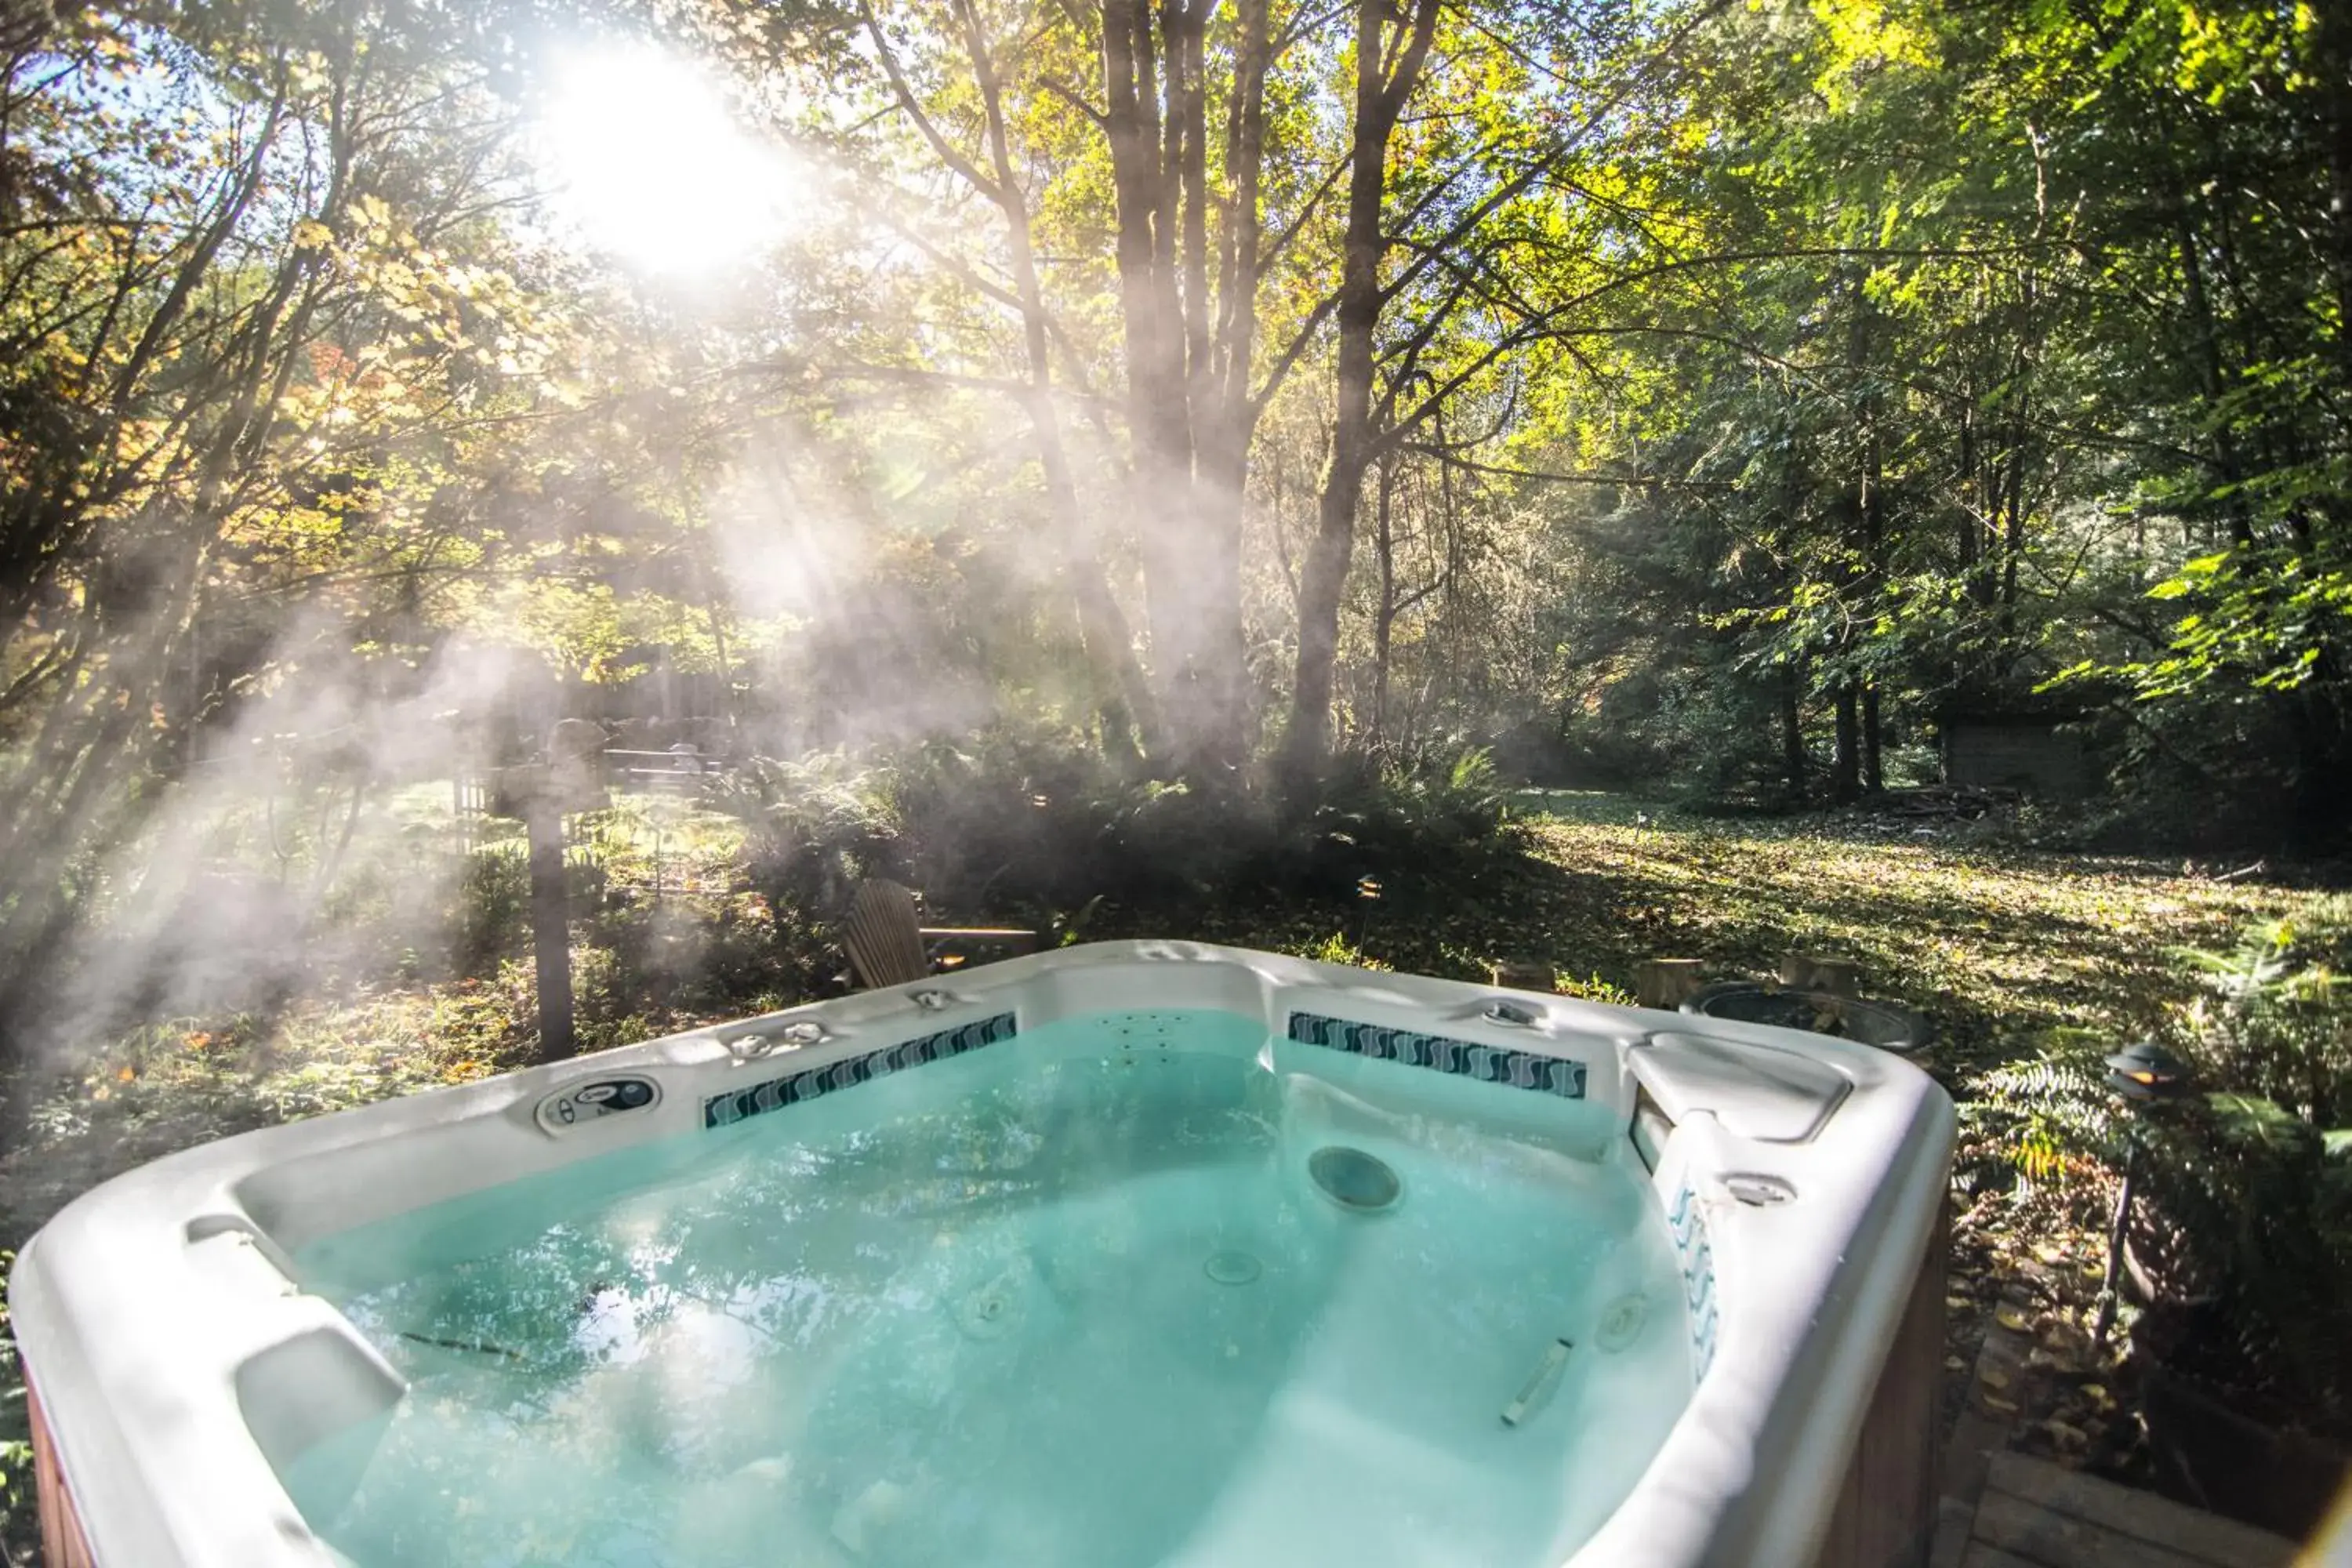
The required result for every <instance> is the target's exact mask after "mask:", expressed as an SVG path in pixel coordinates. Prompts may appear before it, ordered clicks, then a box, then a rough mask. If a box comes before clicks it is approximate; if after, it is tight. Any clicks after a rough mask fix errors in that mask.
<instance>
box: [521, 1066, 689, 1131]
mask: <svg viewBox="0 0 2352 1568" xmlns="http://www.w3.org/2000/svg"><path fill="white" fill-rule="evenodd" d="M660 1103H661V1085H659V1084H657V1083H656V1082H655V1081H654V1080H653V1079H649V1078H638V1077H636V1076H635V1075H634V1074H625V1075H620V1076H616V1077H613V1078H595V1079H586V1080H584V1081H583V1082H580V1083H573V1084H566V1085H565V1086H564V1087H563V1088H562V1089H558V1090H556V1091H555V1092H554V1093H553V1094H551V1095H549V1096H548V1097H547V1098H546V1099H545V1100H541V1101H540V1102H539V1124H540V1126H541V1127H543V1128H545V1129H546V1130H547V1131H550V1132H552V1133H557V1134H562V1133H565V1132H569V1131H572V1129H573V1128H575V1127H581V1126H584V1125H586V1124H587V1123H589V1122H591V1121H603V1120H604V1118H606V1117H608V1116H623V1115H626V1114H627V1113H628V1112H630V1111H632V1110H645V1109H646V1107H648V1106H652V1105H658V1104H660Z"/></svg>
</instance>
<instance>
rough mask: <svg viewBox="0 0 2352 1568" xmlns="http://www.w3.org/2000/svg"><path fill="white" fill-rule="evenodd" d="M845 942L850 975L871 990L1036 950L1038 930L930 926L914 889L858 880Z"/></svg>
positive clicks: (863, 987)
mask: <svg viewBox="0 0 2352 1568" xmlns="http://www.w3.org/2000/svg"><path fill="white" fill-rule="evenodd" d="M841 945H842V946H843V947H844V948H845V949H847V950H848V952H849V973H850V977H851V979H852V980H853V981H855V983H856V984H857V985H858V987H859V988H860V989H862V990H867V991H871V990H874V989H876V988H877V987H879V986H884V985H899V984H905V983H906V982H907V981H909V980H920V979H922V978H923V977H924V976H925V975H929V974H936V973H940V971H942V970H951V969H961V968H964V967H967V966H969V965H971V964H973V963H992V962H994V961H995V960H997V959H1000V958H1018V957H1020V956H1021V955H1022V954H1024V953H1030V952H1036V951H1037V933H1036V932H1035V931H1016V930H1013V929H1012V928H1010V927H1003V926H926V925H925V924H923V922H922V915H921V913H920V911H919V910H918V908H917V906H916V901H915V895H914V893H913V892H912V891H911V890H910V889H906V888H902V887H900V886H899V885H898V883H896V882H887V881H883V880H880V879H876V880H874V881H870V882H862V883H860V884H859V885H858V889H857V891H856V894H855V895H853V896H852V897H851V899H850V900H849V915H848V918H847V919H846V920H845V921H843V922H842V939H841ZM982 954H985V956H982Z"/></svg>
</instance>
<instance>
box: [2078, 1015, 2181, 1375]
mask: <svg viewBox="0 0 2352 1568" xmlns="http://www.w3.org/2000/svg"><path fill="white" fill-rule="evenodd" d="M2106 1068H2107V1087H2108V1088H2109V1089H2113V1090H2114V1091H2115V1092H2116V1096H2117V1097H2118V1098H2120V1099H2121V1100H2123V1102H2124V1110H2125V1113H2126V1119H2127V1120H2126V1122H2125V1125H2124V1175H2123V1181H2122V1182H2121V1184H2118V1185H2117V1187H2116V1215H2115V1219H2114V1221H2113V1222H2112V1224H2110V1226H2108V1229H2107V1269H2106V1278H2105V1279H2102V1280H2101V1281H2100V1283H2099V1316H2098V1320H2097V1321H2096V1322H2095V1324H2094V1325H2093V1326H2092V1330H2091V1339H2092V1342H2093V1343H2095V1344H2098V1345H2101V1346H2104V1345H2105V1343H2106V1342H2107V1333H2108V1331H2110V1330H2112V1329H2113V1328H2114V1327H2115V1326H2116V1299H2117V1295H2118V1282H2119V1280H2120V1279H2121V1277H2122V1274H2123V1261H2124V1247H2125V1245H2126V1241H2127V1239H2128V1238H2129V1237H2130V1234H2131V1205H2132V1184H2133V1179H2134V1178H2135V1177H2137V1175H2138V1174H2139V1153H2140V1149H2139V1145H2140V1139H2139V1125H2138V1116H2139V1113H2140V1112H2141V1111H2143V1110H2145V1109H2146V1108H2147V1107H2149V1106H2153V1105H2157V1104H2160V1103H2162V1102H2163V1101H2166V1100H2179V1099H2180V1098H2181V1097H2182V1096H2183V1095H2186V1094H2188V1093H2189V1090H2190V1087H2191V1086H2190V1083H2189V1064H2188V1063H2187V1062H2184V1061H2182V1060H2181V1059H2180V1058H2179V1057H2176V1056H2174V1055H2173V1054H2172V1053H2171V1052H2170V1051H2168V1050H2166V1049H2165V1048H2164V1047H2162V1046H2160V1045H2158V1044H2157V1043H2156V1042H2155V1041H2154V1040H2139V1041H2136V1042H2134V1043H2133V1044H2131V1045H2128V1046H2126V1047H2124V1048H2123V1049H2122V1050H2119V1051H2117V1052H2116V1054H2115V1055H2114V1056H2111V1057H2109V1058H2106Z"/></svg>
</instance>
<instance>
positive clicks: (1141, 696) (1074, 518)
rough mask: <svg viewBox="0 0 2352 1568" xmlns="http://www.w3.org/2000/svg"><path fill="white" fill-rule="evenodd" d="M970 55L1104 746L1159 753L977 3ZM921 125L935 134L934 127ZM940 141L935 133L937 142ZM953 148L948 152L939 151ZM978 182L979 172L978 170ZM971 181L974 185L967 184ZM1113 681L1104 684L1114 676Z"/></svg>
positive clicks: (872, 27)
mask: <svg viewBox="0 0 2352 1568" xmlns="http://www.w3.org/2000/svg"><path fill="white" fill-rule="evenodd" d="M953 9H954V14H955V16H956V20H957V22H958V24H959V25H960V26H961V28H962V31H963V41H964V48H965V52H966V54H967V56H968V57H969V58H970V59H971V68H972V80H973V83H974V85H976V86H977V87H978V88H979V89H980V97H981V107H982V115H983V119H984V122H985V126H986V130H987V140H988V155H989V163H990V174H988V175H983V176H981V177H980V178H978V179H976V180H974V181H973V183H974V184H977V185H979V187H980V188H981V189H982V191H983V192H985V193H986V194H987V195H989V196H990V197H991V199H992V200H993V201H994V203H995V204H996V206H997V208H998V210H999V211H1000V212H1001V213H1003V217H1004V232H1005V249H1006V252H1007V259H1008V261H1009V263H1010V266H1011V270H1012V273H1013V289H1014V293H1015V296H1016V297H1017V298H1018V299H1019V300H1020V301H1021V330H1022V343H1023V347H1024V351H1025V353H1026V358H1027V362H1028V371H1029V384H1028V386H1027V389H1026V391H1025V393H1024V398H1023V402H1024V405H1025V406H1026V409H1027V412H1028V416H1029V424H1030V428H1031V431H1032V433H1033V435H1034V437H1035V440H1036V443H1037V461H1038V467H1039V468H1040V469H1041V470H1042V471H1043V472H1044V474H1045V493H1046V499H1047V501H1048V503H1049V504H1050V506H1051V508H1052V513H1053V516H1054V518H1055V521H1056V523H1057V524H1058V527H1059V531H1060V533H1061V535H1062V540H1061V543H1062V569H1063V574H1064V576H1065V578H1066V581H1067V583H1068V584H1069V587H1070V591H1071V597H1072V599H1073V600H1074V601H1075V603H1076V608H1077V614H1078V628H1079V636H1080V637H1081V639H1082V640H1083V641H1084V643H1085V645H1086V653H1087V663H1088V665H1089V666H1090V667H1091V668H1093V669H1094V670H1096V671H1097V672H1098V675H1097V681H1098V686H1097V692H1096V699H1097V706H1098V712H1099V717H1100V721H1101V724H1102V733H1103V741H1104V744H1105V746H1106V748H1107V749H1108V750H1110V751H1111V752H1115V753H1126V754H1132V753H1133V752H1135V750H1136V742H1137V740H1138V738H1140V740H1141V742H1142V745H1143V746H1144V747H1145V748H1151V747H1152V746H1153V745H1154V744H1155V739H1156V732H1155V722H1154V721H1155V717H1156V715H1155V714H1154V711H1153V703H1152V700H1151V693H1150V688H1149V686H1148V685H1147V684H1146V682H1145V680H1144V677H1143V669H1142V666H1141V664H1140V663H1139V661H1138V659H1137V658H1136V656H1135V643H1134V638H1133V637H1132V635H1131V634H1130V632H1129V628H1128V625H1127V616H1126V615H1125V613H1124V612H1122V611H1121V610H1120V609H1119V607H1118V600H1117V599H1116V598H1115V597H1113V596H1112V595H1111V591H1110V582H1109V579H1108V577H1107V576H1106V575H1105V574H1104V571H1103V564H1102V556H1101V553H1100V551H1099V550H1098V548H1097V544H1096V540H1095V530H1094V527H1093V525H1092V524H1091V523H1090V522H1089V521H1088V519H1087V511H1086V509H1085V508H1084V507H1082V506H1081V505H1080V504H1079V501H1078V491H1077V483H1076V479H1074V478H1073V477H1072V473H1071V469H1070V460H1069V455H1068V452H1067V451H1066V448H1065V447H1063V445H1062V424H1061V414H1060V411H1059V410H1058V409H1056V408H1055V405H1054V374H1053V360H1052V354H1051V345H1050V342H1049V340H1048V333H1047V331H1046V328H1047V316H1046V310H1045V290H1044V289H1043V288H1042V287H1041V286H1040V284H1039V282H1038V279H1037V258H1036V249H1035V245H1034V240H1033V239H1032V237H1031V235H1030V220H1029V206H1028V201H1027V198H1026V197H1025V196H1024V195H1023V194H1022V191H1021V186H1020V184H1019V183H1018V181H1017V180H1016V179H1015V177H1014V171H1013V149H1012V138H1011V136H1010V134H1009V132H1007V130H1006V128H1005V122H1004V104H1003V80H1002V79H1001V77H1000V76H999V74H998V72H997V69H996V63H995V58H994V56H993V53H992V48H991V45H990V40H989V38H988V36H987V34H986V32H985V31H984V29H983V28H982V24H981V20H980V16H979V14H978V13H977V12H976V11H975V10H974V9H973V7H972V5H971V0H953ZM868 32H869V36H870V37H872V39H873V41H874V43H875V46H876V47H877V50H880V51H881V52H882V55H883V58H884V64H885V67H886V68H887V70H888V72H889V75H890V80H891V85H892V86H893V88H894V89H896V90H897V92H898V100H899V103H900V106H901V107H902V108H905V109H906V110H908V112H909V113H910V114H918V115H919V113H920V108H919V104H918V103H917V102H916V100H915V97H914V94H913V93H912V91H910V90H909V89H908V87H907V86H906V84H905V81H904V79H903V78H902V77H901V75H900V73H899V71H898V65H897V62H896V60H895V58H891V57H890V56H889V54H888V49H889V46H888V43H887V40H886V39H885V38H884V37H883V35H882V32H881V29H880V27H879V26H878V25H876V24H873V23H872V22H871V21H870V19H869V24H868ZM921 123H922V124H923V125H924V126H925V127H926V128H927V131H928V128H929V121H928V120H923V121H921ZM933 134H935V133H933ZM935 144H937V145H942V146H943V145H944V143H935ZM975 173H977V172H976V171H975ZM967 177H969V176H967ZM1106 676H1107V677H1108V679H1104V678H1105V677H1106Z"/></svg>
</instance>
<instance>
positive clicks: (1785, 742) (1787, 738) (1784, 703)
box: [1780, 659, 1806, 805]
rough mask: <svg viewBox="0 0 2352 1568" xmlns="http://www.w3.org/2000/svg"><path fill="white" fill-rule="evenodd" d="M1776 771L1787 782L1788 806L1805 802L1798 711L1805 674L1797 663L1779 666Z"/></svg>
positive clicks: (1801, 726)
mask: <svg viewBox="0 0 2352 1568" xmlns="http://www.w3.org/2000/svg"><path fill="white" fill-rule="evenodd" d="M1804 687H1805V674H1804V671H1803V669H1802V668H1800V667H1799V666H1798V664H1797V661H1796V660H1794V659H1790V660H1787V661H1785V662H1784V663H1782V665H1781V666H1780V771H1781V773H1782V775H1783V776H1784V777H1785V778H1786V779H1787V780H1788V784H1789V804H1790V805H1801V804H1802V803H1803V801H1804V798H1805V789H1806V779H1805V719H1804V710H1803V707H1802V702H1803V698H1804Z"/></svg>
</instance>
